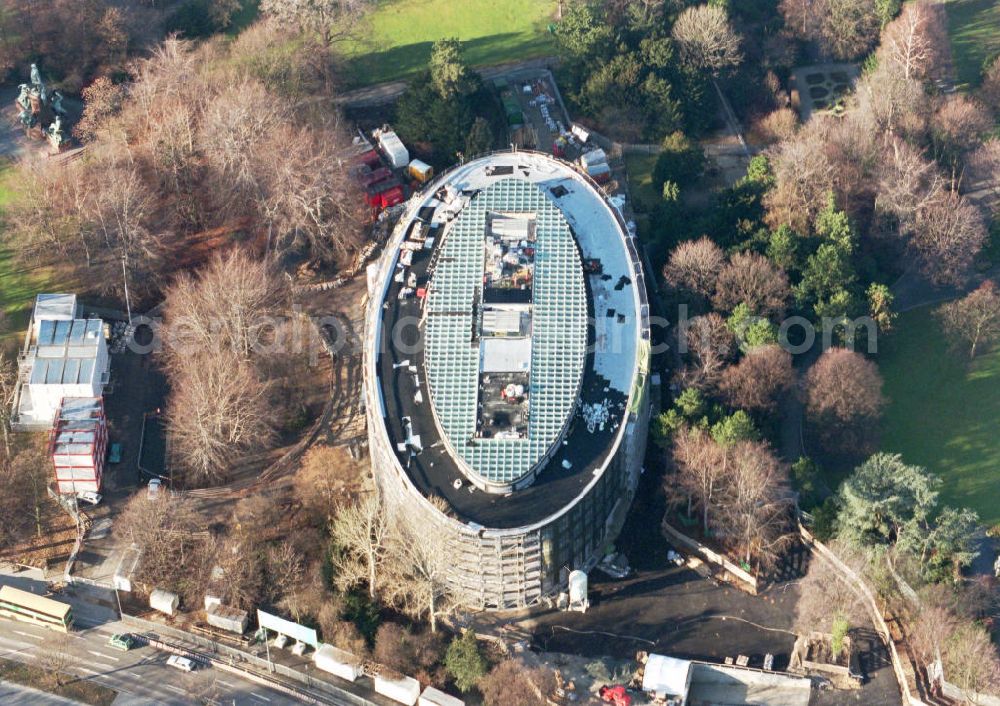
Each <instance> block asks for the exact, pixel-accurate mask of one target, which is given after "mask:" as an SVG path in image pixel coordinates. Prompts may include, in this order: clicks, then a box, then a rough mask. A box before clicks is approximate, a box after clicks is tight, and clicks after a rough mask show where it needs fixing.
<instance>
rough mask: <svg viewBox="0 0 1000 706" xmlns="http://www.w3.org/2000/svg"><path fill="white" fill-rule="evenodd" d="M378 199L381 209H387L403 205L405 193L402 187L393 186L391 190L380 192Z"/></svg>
mask: <svg viewBox="0 0 1000 706" xmlns="http://www.w3.org/2000/svg"><path fill="white" fill-rule="evenodd" d="M379 197H380V199H381V204H382V208H389V207H390V206H395V205H397V204H401V203H403V201H405V200H406V192H405V191H403V187H402V186H394V187H393V188H391V189H388V190H386V191H383V192H381V193H380V194H379Z"/></svg>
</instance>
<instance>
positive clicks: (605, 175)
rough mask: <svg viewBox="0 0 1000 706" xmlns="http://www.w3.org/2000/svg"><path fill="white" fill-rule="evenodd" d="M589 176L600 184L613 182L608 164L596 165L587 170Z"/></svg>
mask: <svg viewBox="0 0 1000 706" xmlns="http://www.w3.org/2000/svg"><path fill="white" fill-rule="evenodd" d="M587 174H588V175H589V176H590V178H591V179H593V180H594V181H596V182H597V183H598V184H604V183H607V182H609V181H611V167H609V166H608V165H607V163H600V164H595V165H593V166H591V167H589V168H588V169H587Z"/></svg>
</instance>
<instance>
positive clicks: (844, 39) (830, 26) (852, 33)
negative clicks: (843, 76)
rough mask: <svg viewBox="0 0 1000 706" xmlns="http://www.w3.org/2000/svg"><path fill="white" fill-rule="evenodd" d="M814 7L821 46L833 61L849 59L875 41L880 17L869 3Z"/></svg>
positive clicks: (842, 1) (831, 0) (829, 2)
mask: <svg viewBox="0 0 1000 706" xmlns="http://www.w3.org/2000/svg"><path fill="white" fill-rule="evenodd" d="M823 4H824V7H823V8H816V9H815V10H814V12H816V15H815V18H816V20H817V21H818V22H819V23H820V24H819V36H818V39H819V40H820V43H821V46H822V47H823V49H824V50H825V51H826V52H828V53H829V54H830V55H831V56H833V57H834V58H835V59H840V60H844V61H846V60H850V59H854V58H856V57H858V56H861V55H862V54H864V53H865V52H866V51H868V50H869V49H871V47H872V45H874V44H875V42H876V40H877V39H878V33H879V29H880V27H879V18H878V15H877V14H876V11H875V4H874V3H872V2H870V0H825V3H823Z"/></svg>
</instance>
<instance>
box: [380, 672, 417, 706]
mask: <svg viewBox="0 0 1000 706" xmlns="http://www.w3.org/2000/svg"><path fill="white" fill-rule="evenodd" d="M375 693H377V694H382V696H387V697H389V698H390V699H392V700H393V701H398V702H399V703H401V704H406V706H414V705H415V704H416V703H417V699H419V698H420V682H418V681H417V680H416V679H414V678H413V677H396V678H390V677H388V676H377V677H375Z"/></svg>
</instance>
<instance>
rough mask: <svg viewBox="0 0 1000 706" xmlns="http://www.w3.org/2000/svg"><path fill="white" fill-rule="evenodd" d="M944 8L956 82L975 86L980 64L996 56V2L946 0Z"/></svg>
mask: <svg viewBox="0 0 1000 706" xmlns="http://www.w3.org/2000/svg"><path fill="white" fill-rule="evenodd" d="M946 7H947V12H948V36H949V37H950V38H951V52H952V55H953V57H954V60H955V72H956V74H957V75H958V76H957V77H958V83H959V85H960V86H969V85H976V84H977V83H979V76H980V73H981V72H982V70H983V63H984V62H985V61H987V60H989V59H992V58H993V57H995V56H997V55H998V54H1000V0H949V2H948V4H947V6H946Z"/></svg>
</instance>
